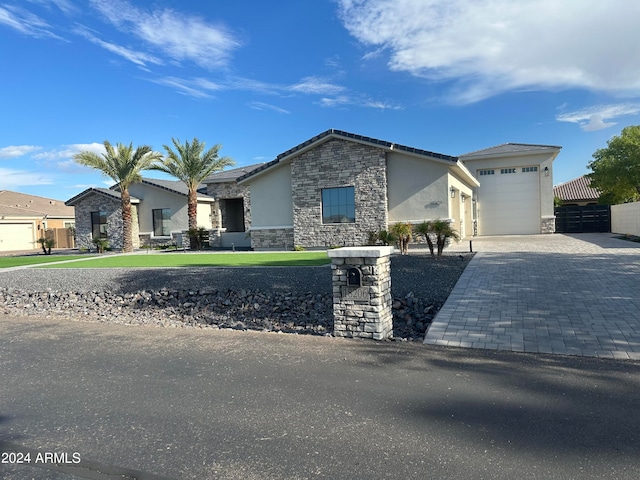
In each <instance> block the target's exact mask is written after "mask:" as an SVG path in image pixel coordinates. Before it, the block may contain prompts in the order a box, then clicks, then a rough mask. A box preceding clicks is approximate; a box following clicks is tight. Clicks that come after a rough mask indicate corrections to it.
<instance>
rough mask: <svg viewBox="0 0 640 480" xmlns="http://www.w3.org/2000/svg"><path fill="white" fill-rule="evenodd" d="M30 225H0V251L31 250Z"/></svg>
mask: <svg viewBox="0 0 640 480" xmlns="http://www.w3.org/2000/svg"><path fill="white" fill-rule="evenodd" d="M33 248H35V247H34V243H33V224H32V223H0V251H2V252H10V251H12V250H32V249H33Z"/></svg>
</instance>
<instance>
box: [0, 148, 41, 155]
mask: <svg viewBox="0 0 640 480" xmlns="http://www.w3.org/2000/svg"><path fill="white" fill-rule="evenodd" d="M41 148H42V147H37V146H35V145H9V146H8V147H2V148H0V158H15V157H22V156H24V155H27V154H29V153H31V152H36V151H38V150H40V149H41Z"/></svg>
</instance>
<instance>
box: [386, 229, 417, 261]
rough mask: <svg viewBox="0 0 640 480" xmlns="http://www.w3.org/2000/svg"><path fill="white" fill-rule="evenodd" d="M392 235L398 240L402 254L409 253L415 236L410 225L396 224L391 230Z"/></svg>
mask: <svg viewBox="0 0 640 480" xmlns="http://www.w3.org/2000/svg"><path fill="white" fill-rule="evenodd" d="M389 230H390V231H391V233H392V234H393V235H394V236H395V237H396V238H397V239H398V246H399V247H400V254H401V255H406V254H407V253H408V251H409V242H410V241H411V235H412V234H413V227H412V226H411V224H410V223H402V222H398V223H394V224H393V225H392V226H391V228H390V229H389Z"/></svg>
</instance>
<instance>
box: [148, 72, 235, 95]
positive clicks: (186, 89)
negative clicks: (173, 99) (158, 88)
mask: <svg viewBox="0 0 640 480" xmlns="http://www.w3.org/2000/svg"><path fill="white" fill-rule="evenodd" d="M150 81H151V82H153V83H157V84H158V85H164V86H166V87H171V88H173V89H174V90H175V91H176V92H178V93H180V94H182V95H187V96H189V97H194V98H211V97H212V95H211V93H212V92H215V91H217V90H221V89H222V88H223V87H222V86H221V85H219V84H217V83H214V82H211V81H209V80H206V79H204V78H195V79H192V80H187V79H184V78H178V77H162V78H157V79H152V80H150Z"/></svg>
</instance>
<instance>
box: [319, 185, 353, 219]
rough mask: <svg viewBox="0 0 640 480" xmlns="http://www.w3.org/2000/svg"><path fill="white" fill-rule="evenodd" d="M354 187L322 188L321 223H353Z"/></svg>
mask: <svg viewBox="0 0 640 480" xmlns="http://www.w3.org/2000/svg"><path fill="white" fill-rule="evenodd" d="M355 221H356V202H355V189H354V187H337V188H323V189H322V223H355Z"/></svg>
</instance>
